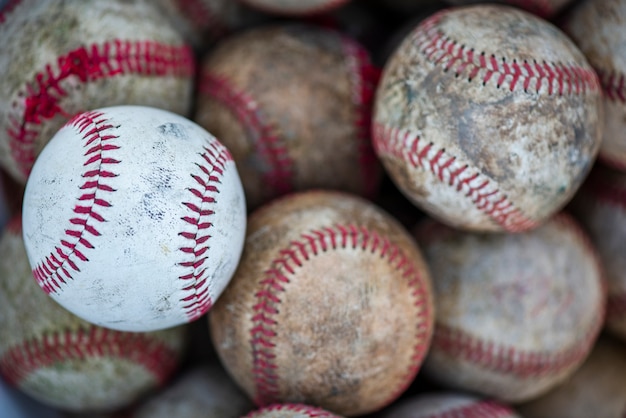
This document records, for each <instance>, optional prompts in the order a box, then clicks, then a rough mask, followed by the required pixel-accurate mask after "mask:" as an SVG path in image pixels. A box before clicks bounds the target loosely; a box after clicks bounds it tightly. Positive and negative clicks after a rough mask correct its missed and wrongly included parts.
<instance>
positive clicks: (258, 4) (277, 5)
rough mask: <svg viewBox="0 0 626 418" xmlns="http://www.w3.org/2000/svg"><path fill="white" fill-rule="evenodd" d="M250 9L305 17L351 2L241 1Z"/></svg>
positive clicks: (311, 0)
mask: <svg viewBox="0 0 626 418" xmlns="http://www.w3.org/2000/svg"><path fill="white" fill-rule="evenodd" d="M240 1H241V2H242V3H244V4H247V5H248V6H250V7H254V8H256V9H259V10H262V11H264V12H266V13H272V14H278V15H287V16H304V15H312V14H317V13H324V12H329V11H331V10H334V9H337V8H339V7H340V6H343V5H344V4H346V3H348V1H350V0H240Z"/></svg>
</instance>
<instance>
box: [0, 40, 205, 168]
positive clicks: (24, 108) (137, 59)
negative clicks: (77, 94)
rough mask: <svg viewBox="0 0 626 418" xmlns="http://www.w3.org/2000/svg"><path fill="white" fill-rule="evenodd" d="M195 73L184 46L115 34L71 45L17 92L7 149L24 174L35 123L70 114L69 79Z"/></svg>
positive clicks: (32, 148)
mask: <svg viewBox="0 0 626 418" xmlns="http://www.w3.org/2000/svg"><path fill="white" fill-rule="evenodd" d="M193 73H194V57H193V52H192V51H191V49H190V48H189V47H187V46H173V45H166V44H162V43H158V42H153V41H124V40H119V39H116V40H114V41H110V42H104V43H102V44H92V45H90V46H83V47H80V48H77V49H74V50H72V51H70V52H68V53H67V54H65V55H62V56H60V57H58V58H57V62H56V63H55V64H47V65H46V66H45V69H44V70H42V71H39V72H38V73H36V75H35V77H34V79H33V80H32V81H31V82H29V83H27V84H26V86H25V87H23V88H22V89H21V90H20V91H19V92H18V93H17V97H16V100H15V101H14V102H13V103H12V109H11V113H12V114H10V115H9V126H8V128H7V132H8V135H9V138H10V140H9V145H10V149H11V154H12V156H13V158H14V160H15V161H16V163H17V164H18V168H19V169H20V171H21V172H22V174H23V175H25V176H27V175H28V174H29V172H30V170H31V168H32V165H33V163H34V161H35V140H36V139H37V137H38V135H39V127H40V126H41V125H42V124H43V123H44V121H45V120H50V119H52V118H54V117H55V116H57V115H62V116H63V117H67V118H69V117H71V116H72V115H70V114H68V113H67V112H66V111H65V110H64V109H63V107H62V104H61V101H62V99H64V98H65V97H67V96H68V95H69V93H68V86H66V87H64V86H63V84H64V83H66V82H67V81H69V80H73V81H80V82H82V83H88V82H94V81H98V80H101V79H104V78H109V77H114V76H120V75H128V74H141V75H146V76H163V77H165V76H172V77H190V76H191V75H193Z"/></svg>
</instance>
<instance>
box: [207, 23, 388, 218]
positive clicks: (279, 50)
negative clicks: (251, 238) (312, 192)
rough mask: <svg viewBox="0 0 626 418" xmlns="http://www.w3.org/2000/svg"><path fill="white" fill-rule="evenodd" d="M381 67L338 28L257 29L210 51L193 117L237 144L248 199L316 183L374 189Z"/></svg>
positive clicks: (257, 200) (259, 200)
mask: <svg viewBox="0 0 626 418" xmlns="http://www.w3.org/2000/svg"><path fill="white" fill-rule="evenodd" d="M377 74H378V72H377V70H376V69H375V68H374V67H373V66H372V64H371V62H370V59H369V56H368V53H367V51H366V50H365V49H363V47H361V46H360V45H359V44H358V43H356V41H354V40H352V39H350V38H347V37H345V36H343V35H341V34H339V33H337V32H334V31H331V30H328V29H323V28H318V27H314V26H304V25H281V26H270V27H264V28H258V29H253V30H250V31H247V32H244V33H241V34H238V35H236V36H234V37H231V38H230V39H226V40H224V41H222V42H221V43H220V44H219V45H218V46H217V48H216V49H215V50H213V51H212V53H210V54H209V55H208V56H207V57H206V59H205V61H204V63H203V66H202V70H201V77H200V82H199V94H198V106H197V112H196V116H195V118H196V121H197V122H198V123H199V124H200V125H202V126H203V127H205V128H206V129H207V130H208V131H209V132H212V133H213V134H214V135H216V136H217V137H218V138H220V140H221V141H222V142H223V143H224V145H226V146H227V147H228V148H229V149H230V150H231V152H232V153H233V158H234V159H235V161H236V162H237V167H238V168H239V173H240V175H241V178H242V182H243V186H244V190H245V192H246V199H247V201H248V205H249V208H256V207H258V206H259V205H261V204H263V203H266V202H267V201H269V200H270V199H272V198H274V197H277V196H280V195H284V194H286V193H289V192H292V191H294V190H304V189H312V188H331V189H339V190H343V191H348V192H352V193H356V194H360V195H364V196H368V197H373V196H374V195H375V194H376V192H377V189H378V183H379V177H380V176H379V174H380V173H379V171H380V170H379V165H378V163H377V161H376V156H375V154H374V151H373V149H372V145H371V135H370V122H371V106H372V100H373V94H374V89H375V85H376V84H375V83H376V81H377Z"/></svg>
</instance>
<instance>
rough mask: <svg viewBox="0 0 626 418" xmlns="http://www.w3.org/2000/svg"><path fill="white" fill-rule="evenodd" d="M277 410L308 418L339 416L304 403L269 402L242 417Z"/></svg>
mask: <svg viewBox="0 0 626 418" xmlns="http://www.w3.org/2000/svg"><path fill="white" fill-rule="evenodd" d="M278 411H289V412H300V413H303V414H306V416H307V417H309V418H339V416H338V415H334V414H331V413H330V412H328V411H325V410H323V409H321V408H315V407H312V406H308V405H304V404H291V403H290V404H271V405H268V406H266V407H264V408H261V409H259V410H257V411H252V412H250V413H249V414H248V415H246V416H245V417H243V418H255V417H258V416H261V414H264V413H266V412H278Z"/></svg>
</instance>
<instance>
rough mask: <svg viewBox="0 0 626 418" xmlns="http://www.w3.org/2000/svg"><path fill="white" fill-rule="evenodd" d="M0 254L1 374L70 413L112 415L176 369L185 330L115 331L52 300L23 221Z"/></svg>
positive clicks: (12, 226)
mask: <svg viewBox="0 0 626 418" xmlns="http://www.w3.org/2000/svg"><path fill="white" fill-rule="evenodd" d="M0 254H2V258H0V373H1V374H2V377H3V378H4V379H6V380H7V381H8V382H10V383H11V384H13V385H15V386H16V387H17V388H18V389H20V390H21V391H23V392H25V393H27V394H28V395H29V396H31V397H33V398H35V399H36V400H38V401H40V402H42V403H45V404H47V405H49V406H53V407H55V408H60V409H63V410H68V411H90V412H92V413H93V412H96V411H113V410H115V409H118V408H121V407H123V406H126V405H129V404H130V403H132V402H134V401H136V400H137V399H139V398H140V397H141V396H142V395H144V394H146V393H147V392H149V391H150V390H153V389H154V388H156V387H158V386H160V385H163V384H164V383H165V382H166V381H167V380H168V379H169V377H170V375H171V374H172V373H173V372H174V371H175V370H176V368H177V366H178V364H179V362H180V358H181V354H182V351H183V349H184V345H185V344H184V342H185V328H181V327H178V328H172V329H170V330H166V331H159V332H151V333H141V334H138V333H126V332H118V331H112V330H108V329H105V328H101V327H97V326H94V325H92V324H90V323H87V322H85V321H83V320H81V319H79V318H77V317H76V316H74V315H72V314H71V313H69V312H68V311H66V310H65V309H63V308H62V307H61V306H59V305H58V304H57V303H55V302H54V301H53V300H52V299H50V298H49V297H48V296H46V295H45V294H44V293H43V292H42V291H41V290H40V289H39V287H38V286H37V284H36V283H35V281H34V280H33V278H32V274H31V269H30V265H29V263H28V259H27V257H26V250H25V248H24V239H23V238H22V230H21V218H20V217H19V216H18V217H16V218H14V219H12V221H11V222H10V223H9V225H8V226H7V229H6V230H5V232H4V233H3V235H2V238H1V239H0Z"/></svg>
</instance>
